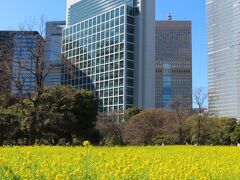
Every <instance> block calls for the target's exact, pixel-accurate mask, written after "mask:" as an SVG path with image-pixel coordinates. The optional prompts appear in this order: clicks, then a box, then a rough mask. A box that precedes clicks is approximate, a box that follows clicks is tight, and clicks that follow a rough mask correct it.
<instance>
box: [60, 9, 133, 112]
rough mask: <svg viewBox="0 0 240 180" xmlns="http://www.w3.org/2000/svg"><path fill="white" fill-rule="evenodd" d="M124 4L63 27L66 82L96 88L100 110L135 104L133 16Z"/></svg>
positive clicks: (106, 110)
mask: <svg viewBox="0 0 240 180" xmlns="http://www.w3.org/2000/svg"><path fill="white" fill-rule="evenodd" d="M131 12H132V7H130V6H127V5H122V6H120V7H117V8H114V9H111V10H110V11H105V12H104V13H101V14H98V15H96V16H92V17H91V18H89V19H85V20H84V21H81V22H79V23H77V24H74V25H72V26H69V27H68V28H66V29H65V30H64V31H63V48H62V52H63V54H64V56H65V58H66V59H67V64H66V65H65V67H64V69H63V77H62V79H63V81H62V82H63V84H66V85H67V84H69V85H73V86H74V87H77V88H80V89H88V90H92V91H94V92H96V95H97V97H98V98H99V111H100V112H109V111H110V112H111V111H120V112H121V111H123V110H125V109H126V108H128V107H132V106H133V104H134V18H133V14H132V13H131Z"/></svg>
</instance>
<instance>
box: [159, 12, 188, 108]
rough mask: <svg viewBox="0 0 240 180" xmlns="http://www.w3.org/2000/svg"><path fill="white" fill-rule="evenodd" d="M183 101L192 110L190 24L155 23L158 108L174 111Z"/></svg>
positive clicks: (177, 22) (169, 20)
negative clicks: (175, 105) (174, 107)
mask: <svg viewBox="0 0 240 180" xmlns="http://www.w3.org/2000/svg"><path fill="white" fill-rule="evenodd" d="M176 101H177V102H179V101H181V106H183V107H182V108H184V109H185V110H186V111H188V112H189V111H191V110H192V24H191V21H173V20H172V16H171V15H169V16H168V21H157V22H156V107H157V108H162V109H166V110H171V109H172V106H173V105H174V104H176V103H177V102H176Z"/></svg>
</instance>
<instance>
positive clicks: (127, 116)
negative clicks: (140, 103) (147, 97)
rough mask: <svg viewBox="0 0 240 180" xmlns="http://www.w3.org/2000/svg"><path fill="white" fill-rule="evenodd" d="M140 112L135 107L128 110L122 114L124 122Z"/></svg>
mask: <svg viewBox="0 0 240 180" xmlns="http://www.w3.org/2000/svg"><path fill="white" fill-rule="evenodd" d="M141 111H142V110H141V109H138V108H136V107H131V108H128V109H127V110H126V111H125V112H124V121H128V120H129V119H131V117H132V116H135V115H137V114H139V113H140V112H141Z"/></svg>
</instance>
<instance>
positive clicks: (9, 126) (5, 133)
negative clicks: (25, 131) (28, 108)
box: [0, 95, 22, 146]
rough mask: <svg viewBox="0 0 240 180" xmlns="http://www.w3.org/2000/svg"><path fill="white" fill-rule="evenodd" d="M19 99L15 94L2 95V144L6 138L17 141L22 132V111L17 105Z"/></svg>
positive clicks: (0, 123)
mask: <svg viewBox="0 0 240 180" xmlns="http://www.w3.org/2000/svg"><path fill="white" fill-rule="evenodd" d="M16 102H17V99H16V98H15V97H14V96H11V95H6V96H3V95H1V96H0V146H2V145H3V144H4V141H5V140H9V141H11V142H12V141H13V140H15V141H16V143H17V139H18V138H19V135H20V134H22V132H21V129H20V123H21V122H20V118H21V111H19V109H18V107H17V106H16V105H15V103H16Z"/></svg>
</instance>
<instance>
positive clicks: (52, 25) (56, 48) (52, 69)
mask: <svg viewBox="0 0 240 180" xmlns="http://www.w3.org/2000/svg"><path fill="white" fill-rule="evenodd" d="M65 26H66V21H49V22H47V23H46V37H45V57H44V58H45V62H46V63H47V64H48V65H49V73H48V76H47V77H46V79H45V85H46V86H56V85H60V84H61V71H62V54H61V46H62V31H63V28H65Z"/></svg>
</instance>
